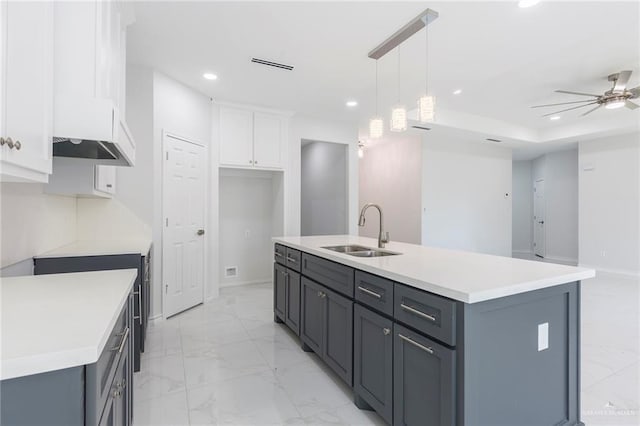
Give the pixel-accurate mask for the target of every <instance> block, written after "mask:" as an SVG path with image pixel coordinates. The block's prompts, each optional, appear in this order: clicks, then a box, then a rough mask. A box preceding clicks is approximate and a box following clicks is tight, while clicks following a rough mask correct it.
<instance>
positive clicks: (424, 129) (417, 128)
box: [411, 126, 431, 130]
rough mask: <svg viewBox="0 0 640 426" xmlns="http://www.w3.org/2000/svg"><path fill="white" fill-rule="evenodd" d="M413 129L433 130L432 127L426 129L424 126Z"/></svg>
mask: <svg viewBox="0 0 640 426" xmlns="http://www.w3.org/2000/svg"><path fill="white" fill-rule="evenodd" d="M411 127H413V128H414V129H419V130H431V127H424V126H411Z"/></svg>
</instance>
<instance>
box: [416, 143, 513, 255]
mask: <svg viewBox="0 0 640 426" xmlns="http://www.w3.org/2000/svg"><path fill="white" fill-rule="evenodd" d="M511 164H512V160H511V150H509V149H505V148H502V147H500V146H495V145H489V144H488V143H479V142H466V141H456V140H437V139H435V138H432V137H429V136H425V138H424V140H423V151H422V165H423V166H422V203H423V216H422V244H424V245H427V246H435V247H444V248H452V249H460V250H467V251H475V252H480V253H489V254H497V255H502V256H509V257H510V256H511V220H512V217H511ZM507 194H508V195H507Z"/></svg>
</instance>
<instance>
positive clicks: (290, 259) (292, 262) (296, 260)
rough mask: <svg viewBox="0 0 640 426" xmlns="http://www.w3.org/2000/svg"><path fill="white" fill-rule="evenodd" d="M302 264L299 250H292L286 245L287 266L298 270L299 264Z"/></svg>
mask: <svg viewBox="0 0 640 426" xmlns="http://www.w3.org/2000/svg"><path fill="white" fill-rule="evenodd" d="M301 264H302V255H301V253H300V250H294V249H292V248H289V247H287V268H291V269H293V270H294V271H298V272H300V265H301Z"/></svg>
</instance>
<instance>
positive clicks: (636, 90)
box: [627, 86, 640, 98]
mask: <svg viewBox="0 0 640 426" xmlns="http://www.w3.org/2000/svg"><path fill="white" fill-rule="evenodd" d="M627 92H631V93H633V97H634V98H637V97H639V96H640V86H638V87H634V88H633V89H629V90H627Z"/></svg>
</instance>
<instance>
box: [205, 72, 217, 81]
mask: <svg viewBox="0 0 640 426" xmlns="http://www.w3.org/2000/svg"><path fill="white" fill-rule="evenodd" d="M202 76H203V77H204V78H206V79H207V80H217V79H218V76H217V75H215V74H213V73H210V72H205V73H204V74H202Z"/></svg>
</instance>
